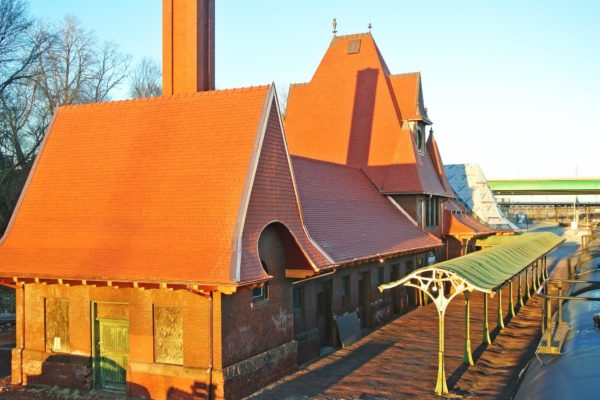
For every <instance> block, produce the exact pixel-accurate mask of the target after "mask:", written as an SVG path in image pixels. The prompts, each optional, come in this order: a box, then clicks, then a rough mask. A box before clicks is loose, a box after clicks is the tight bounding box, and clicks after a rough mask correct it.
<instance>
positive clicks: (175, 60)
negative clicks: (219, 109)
mask: <svg viewBox="0 0 600 400" xmlns="http://www.w3.org/2000/svg"><path fill="white" fill-rule="evenodd" d="M214 88H215V0H163V95H165V96H169V95H172V94H180V93H196V92H201V91H205V90H214Z"/></svg>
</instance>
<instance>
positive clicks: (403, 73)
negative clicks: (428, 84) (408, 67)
mask: <svg viewBox="0 0 600 400" xmlns="http://www.w3.org/2000/svg"><path fill="white" fill-rule="evenodd" d="M412 75H421V71H414V72H401V73H399V74H390V78H396V77H398V78H399V77H403V76H412Z"/></svg>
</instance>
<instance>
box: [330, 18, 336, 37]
mask: <svg viewBox="0 0 600 400" xmlns="http://www.w3.org/2000/svg"><path fill="white" fill-rule="evenodd" d="M331 26H332V27H333V36H335V34H336V33H337V21H336V19H335V18H334V19H333V22H332V23H331Z"/></svg>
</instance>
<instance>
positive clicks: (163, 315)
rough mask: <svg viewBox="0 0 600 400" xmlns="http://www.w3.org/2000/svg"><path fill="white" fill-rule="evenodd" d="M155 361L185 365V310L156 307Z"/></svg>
mask: <svg viewBox="0 0 600 400" xmlns="http://www.w3.org/2000/svg"><path fill="white" fill-rule="evenodd" d="M154 360H155V361H156V362H157V363H164V364H177V365H183V308H181V307H164V306H156V305H155V306H154Z"/></svg>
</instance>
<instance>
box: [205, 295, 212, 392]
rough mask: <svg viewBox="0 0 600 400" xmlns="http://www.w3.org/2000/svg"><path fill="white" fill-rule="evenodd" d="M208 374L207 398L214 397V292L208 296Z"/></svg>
mask: <svg viewBox="0 0 600 400" xmlns="http://www.w3.org/2000/svg"><path fill="white" fill-rule="evenodd" d="M206 373H207V375H208V378H207V381H208V382H207V384H206V385H207V386H206V399H207V400H211V399H212V373H213V292H212V291H211V292H210V295H209V296H208V368H207V370H206Z"/></svg>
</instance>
